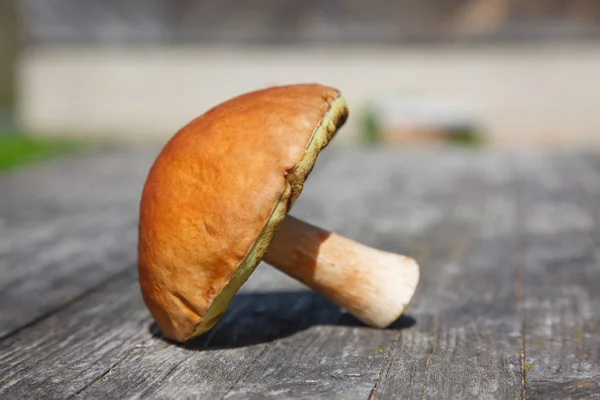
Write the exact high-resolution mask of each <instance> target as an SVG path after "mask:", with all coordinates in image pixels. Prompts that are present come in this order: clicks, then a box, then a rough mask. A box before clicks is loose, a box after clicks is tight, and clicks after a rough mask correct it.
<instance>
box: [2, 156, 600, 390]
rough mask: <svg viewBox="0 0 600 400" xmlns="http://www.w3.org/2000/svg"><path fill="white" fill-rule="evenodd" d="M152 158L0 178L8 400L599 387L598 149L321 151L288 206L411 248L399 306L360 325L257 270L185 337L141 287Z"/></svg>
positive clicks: (340, 228) (379, 242) (372, 241)
mask: <svg viewBox="0 0 600 400" xmlns="http://www.w3.org/2000/svg"><path fill="white" fill-rule="evenodd" d="M155 154H156V152H155V150H135V149H127V150H126V149H123V150H119V151H111V152H106V153H102V154H96V155H93V156H87V157H79V158H71V159H66V160H60V161H55V162H52V163H49V164H45V165H40V166H34V167H28V168H25V169H22V170H19V171H16V172H13V173H10V174H8V175H0V398H2V399H12V398H27V399H29V398H69V397H73V396H76V395H79V396H80V397H82V398H92V399H94V398H98V399H104V398H119V399H121V398H144V399H146V398H160V399H163V398H177V399H179V398H201V399H218V398H227V399H259V398H281V399H285V398H293V399H295V398H311V399H312V398H317V399H318V398H322V399H372V398H375V399H397V398H416V399H422V398H451V399H468V398H478V399H480V398H494V399H495V398H511V399H512V398H527V399H538V398H539V399H551V398H590V397H592V396H593V395H596V396H597V397H600V365H599V363H598V353H599V352H600V334H599V331H600V262H599V256H600V251H599V250H600V227H599V224H600V201H599V199H600V156H598V157H597V156H594V155H583V154H566V153H563V154H555V155H549V154H541V153H531V152H521V153H497V152H482V153H479V152H460V151H444V152H438V153H436V152H432V151H430V152H425V151H412V152H408V151H404V152H397V151H391V150H386V151H384V150H369V151H358V150H349V149H343V150H342V149H335V148H331V149H328V150H327V151H326V152H325V153H324V154H323V155H322V156H321V158H320V159H319V162H318V164H317V168H316V169H315V171H314V172H313V174H312V175H311V176H310V178H309V180H308V182H307V185H306V186H305V190H304V193H303V194H302V196H301V197H300V199H299V200H298V202H297V203H296V206H295V208H294V210H293V214H294V215H296V216H297V217H300V218H303V219H306V220H307V221H309V222H311V223H314V224H318V225H320V226H322V227H324V228H327V229H330V230H334V231H337V232H339V233H342V234H344V235H346V236H348V237H351V238H353V239H356V240H359V241H361V242H364V243H366V244H368V245H372V246H375V247H378V248H382V249H385V250H392V251H396V252H400V253H405V254H409V255H412V256H414V257H416V258H417V260H418V261H419V263H420V264H421V266H422V281H421V285H420V287H419V291H418V294H417V296H416V298H415V300H414V302H413V305H412V307H411V309H410V310H409V311H408V312H407V315H405V316H403V317H402V318H401V319H400V320H399V321H397V322H396V323H395V324H394V325H393V326H392V327H390V328H389V329H386V330H376V329H370V328H367V327H365V326H363V325H361V324H360V323H359V322H357V321H356V320H355V319H353V318H352V317H350V316H348V315H347V314H344V313H343V312H341V311H340V310H339V309H338V308H337V307H336V306H334V305H333V304H331V303H329V302H328V301H327V300H325V299H323V298H322V297H320V296H319V295H318V294H316V293H313V292H310V291H308V290H307V289H305V288H304V287H302V285H300V284H298V283H296V282H295V281H293V280H291V279H290V278H287V277H286V276H284V275H282V274H280V273H278V272H277V271H275V270H273V269H271V268H270V267H269V266H267V265H261V266H260V267H259V268H258V269H257V271H256V272H255V274H254V275H253V276H252V277H251V279H250V280H249V281H248V282H247V284H246V285H245V286H244V287H243V288H242V291H241V292H240V293H239V294H238V296H236V298H235V299H234V301H233V303H232V305H231V307H230V308H229V310H228V313H227V314H226V316H225V318H224V320H223V321H222V322H221V323H220V324H219V325H217V326H216V327H215V328H214V329H213V330H212V331H210V332H209V333H208V334H206V335H205V336H202V337H200V338H198V339H196V340H195V341H193V342H192V343H190V344H187V345H184V346H180V345H174V344H172V343H168V342H166V341H165V340H163V339H162V338H161V337H160V334H159V332H158V330H157V329H156V327H155V325H153V324H152V320H151V318H150V317H149V314H148V312H147V311H146V309H145V308H144V306H143V304H142V301H141V297H140V294H139V289H138V285H137V280H136V268H135V246H136V219H137V204H138V200H139V194H140V189H141V185H142V183H143V179H144V177H145V173H146V171H147V169H148V167H149V165H150V163H151V162H152V160H153V157H154V156H155Z"/></svg>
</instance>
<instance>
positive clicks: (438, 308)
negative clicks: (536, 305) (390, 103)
mask: <svg viewBox="0 0 600 400" xmlns="http://www.w3.org/2000/svg"><path fill="white" fill-rule="evenodd" d="M472 157H474V156H472V155H465V158H464V159H455V160H452V161H453V162H452V163H449V162H448V163H447V164H445V163H436V165H435V166H434V167H432V169H431V170H429V171H428V172H429V173H431V174H434V175H438V176H441V177H443V179H444V181H445V183H443V184H441V185H439V186H442V187H446V189H445V190H447V191H448V192H447V193H446V195H445V196H442V199H444V200H443V202H442V203H440V204H439V207H440V209H444V208H445V209H447V210H448V212H447V214H446V216H445V218H444V221H443V224H440V226H439V227H438V228H437V229H435V230H434V231H433V234H431V235H429V236H427V237H425V238H424V239H423V240H424V241H426V243H427V254H426V256H425V257H424V258H423V262H422V264H423V267H424V274H425V279H424V281H423V284H422V286H421V290H420V292H419V293H418V296H417V298H416V299H415V303H414V309H413V315H414V316H415V318H416V319H417V326H416V328H417V329H411V330H407V331H406V332H403V334H402V337H401V339H400V341H399V343H398V345H397V346H395V348H394V349H393V351H392V352H391V353H390V355H389V363H388V366H387V367H386V371H385V373H384V375H383V377H382V382H381V384H380V386H379V388H378V391H377V393H378V394H379V395H380V396H381V398H437V397H441V398H514V397H515V395H517V396H518V395H519V394H520V391H521V385H522V383H521V372H520V370H521V369H520V354H519V352H520V345H519V337H520V321H519V318H518V313H517V298H516V296H515V288H514V286H515V261H514V258H513V254H514V249H515V241H514V240H513V239H512V235H513V233H514V231H515V205H514V196H513V195H512V191H511V190H510V186H511V180H512V178H511V176H510V170H509V168H508V162H509V160H508V159H506V158H493V157H491V156H490V157H489V158H485V159H482V158H479V157H475V158H472ZM448 161H450V160H448ZM443 170H446V172H443ZM449 171H450V172H449ZM424 183H425V184H427V182H424Z"/></svg>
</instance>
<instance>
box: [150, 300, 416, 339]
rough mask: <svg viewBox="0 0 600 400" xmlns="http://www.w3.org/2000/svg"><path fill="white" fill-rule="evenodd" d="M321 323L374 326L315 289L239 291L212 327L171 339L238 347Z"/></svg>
mask: <svg viewBox="0 0 600 400" xmlns="http://www.w3.org/2000/svg"><path fill="white" fill-rule="evenodd" d="M415 324H416V320H415V319H414V318H412V317H410V316H406V315H402V316H400V318H398V320H397V321H396V322H394V323H393V324H392V325H391V326H389V327H388V328H387V329H404V328H408V327H411V326H413V325H415ZM319 325H336V326H346V327H362V328H364V329H375V328H369V327H368V326H366V325H365V324H363V323H362V322H360V321H359V320H358V319H356V318H355V317H353V316H352V315H350V314H348V313H345V312H343V311H342V310H340V308H339V307H338V306H336V305H335V304H333V303H331V302H330V301H329V300H327V299H325V298H324V297H322V296H321V295H319V294H318V293H316V292H312V291H296V292H266V293H239V294H237V295H236V296H235V297H234V298H233V300H232V301H231V303H230V305H229V307H228V309H227V312H226V313H225V315H224V316H223V318H222V319H221V321H220V322H219V323H218V324H217V325H215V327H214V328H213V329H211V330H210V331H208V332H207V333H205V334H204V335H201V336H199V337H197V338H194V339H192V340H190V341H188V342H186V343H184V344H180V343H175V342H172V343H173V344H176V345H178V346H181V347H184V348H187V349H191V350H211V349H223V348H236V347H244V346H251V345H254V344H259V343H265V342H271V341H274V340H277V339H281V338H285V337H288V336H291V335H294V334H295V333H298V332H300V331H303V330H306V329H308V328H310V327H313V326H319ZM149 330H150V333H151V334H152V335H153V336H154V337H158V338H160V339H162V340H165V341H169V340H168V339H166V338H164V337H163V336H162V335H161V333H160V330H159V329H158V326H157V325H156V324H155V323H152V324H150V326H149ZM169 342H171V341H169Z"/></svg>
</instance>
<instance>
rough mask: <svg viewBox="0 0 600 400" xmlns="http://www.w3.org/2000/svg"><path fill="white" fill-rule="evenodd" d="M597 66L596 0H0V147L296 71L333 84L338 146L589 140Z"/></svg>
mask: <svg viewBox="0 0 600 400" xmlns="http://www.w3.org/2000/svg"><path fill="white" fill-rule="evenodd" d="M599 73H600V1H598V0H421V1H409V0H398V1H385V0H369V1H366V0H331V1H327V2H322V1H297V0H279V1H272V0H259V1H241V0H223V1H218V2H217V1H213V2H211V1H202V0H119V1H117V0H2V2H0V110H1V111H0V126H1V128H0V132H4V134H3V135H2V136H4V138H3V139H0V140H2V142H0V146H2V147H4V149H5V150H4V155H2V156H0V157H2V159H3V160H4V162H5V163H7V161H6V159H7V157H9V156H8V155H6V153H8V150H7V149H8V148H9V147H11V148H13V149H14V148H19V149H20V150H17V152H19V151H21V152H22V151H23V150H22V149H23V147H27V148H28V149H29V150H31V149H32V148H35V149H36V151H42V152H43V151H46V150H40V148H43V149H47V148H48V146H50V143H52V145H51V146H54V148H63V147H69V146H68V143H65V138H67V139H68V140H67V141H72V140H77V141H81V140H84V141H86V140H102V141H109V142H117V143H118V142H128V143H129V142H135V143H140V142H141V143H162V142H164V141H165V140H166V139H167V138H169V137H170V136H171V135H172V134H173V133H174V132H175V131H176V130H177V129H178V128H179V127H181V126H182V125H184V124H185V123H186V122H188V121H189V120H191V119H192V118H194V117H195V116H197V115H198V114H201V113H202V112H204V111H205V110H206V109H208V108H209V107H211V106H213V105H215V104H217V103H219V102H221V101H223V100H226V99H227V98H229V97H232V96H234V95H237V94H240V93H242V92H244V91H248V90H253V89H258V88H262V87H265V86H270V85H279V84H288V83H296V82H319V83H323V84H328V85H332V86H335V87H337V88H339V89H341V90H342V92H343V93H344V95H345V97H346V99H347V101H348V103H349V106H350V111H351V118H350V120H349V121H348V123H347V125H346V127H345V128H344V130H343V131H342V132H341V134H339V135H338V138H337V139H336V140H335V141H334V143H335V145H339V146H356V145H373V144H379V145H386V146H404V145H407V144H411V145H415V144H417V145H430V144H435V145H456V144H459V145H471V146H472V145H478V146H498V147H515V146H516V147H519V146H535V147H539V146H541V147H551V148H564V147H585V148H593V147H600V137H599V136H598V132H600V112H598V111H597V110H598V105H599V104H600V75H599ZM15 137H18V138H15ZM23 138H27V140H28V141H27V145H23V143H20V142H22V140H21V139H23ZM55 138H61V139H62V140H63V141H62V142H60V143H59V144H57V143H56V140H55ZM15 141H19V143H18V145H16V144H15ZM42 142H43V144H39V143H42ZM2 143H4V144H3V145H2ZM9 143H10V146H9ZM14 152H15V151H13V153H14ZM10 157H14V156H10Z"/></svg>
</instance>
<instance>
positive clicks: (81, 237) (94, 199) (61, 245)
mask: <svg viewBox="0 0 600 400" xmlns="http://www.w3.org/2000/svg"><path fill="white" fill-rule="evenodd" d="M155 152H156V151H155V150H121V151H114V152H104V153H101V154H94V155H88V156H86V157H74V158H69V159H66V160H61V161H56V162H52V163H50V164H47V165H37V166H34V167H31V168H27V169H24V170H23V171H18V172H15V173H11V174H8V175H2V176H0V188H1V190H0V337H2V336H5V335H7V334H9V333H10V332H12V331H14V330H15V329H18V328H19V327H22V326H24V325H27V324H28V323H31V322H32V321H36V320H37V319H39V318H42V317H44V316H46V315H49V314H51V313H52V312H54V311H56V310H57V309H60V307H62V306H64V305H65V304H67V303H69V302H70V301H72V300H73V299H76V298H77V297H78V296H81V295H82V294H84V293H85V292H86V291H87V290H89V289H90V288H94V287H96V286H98V285H101V284H102V283H103V282H105V281H106V280H107V279H109V278H110V277H111V276H113V275H114V274H117V273H119V272H121V271H123V270H124V269H125V268H127V266H129V265H131V263H132V262H134V261H135V246H136V241H137V234H136V224H137V201H138V200H137V199H138V198H139V192H140V190H141V184H142V183H143V179H144V176H145V174H146V171H147V169H148V167H149V163H151V162H152V157H153V155H154V154H155Z"/></svg>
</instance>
